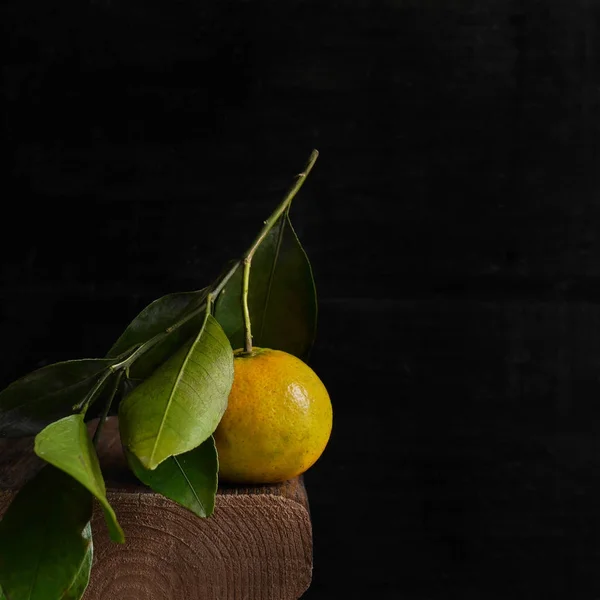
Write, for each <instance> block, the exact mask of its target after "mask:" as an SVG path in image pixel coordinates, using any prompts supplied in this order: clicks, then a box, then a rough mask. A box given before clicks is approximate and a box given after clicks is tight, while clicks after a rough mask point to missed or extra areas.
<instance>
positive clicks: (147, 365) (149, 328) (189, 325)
mask: <svg viewBox="0 0 600 600" xmlns="http://www.w3.org/2000/svg"><path fill="white" fill-rule="evenodd" d="M207 291H208V290H207V289H203V290H198V291H195V292H181V293H176V294H169V295H168V296H163V297H162V298H159V299H158V300H155V301H154V302H152V303H151V304H149V305H148V306H147V307H146V308H144V310H142V311H141V312H140V314H139V315H138V316H137V317H136V318H135V319H134V320H133V321H132V322H131V323H130V324H129V326H128V327H127V329H126V330H125V331H124V332H123V334H122V335H121V337H120V338H119V339H118V340H117V341H116V342H115V344H114V345H113V347H112V348H111V349H110V350H109V352H108V355H107V356H109V357H116V356H119V355H120V354H122V353H124V352H126V351H128V350H132V349H133V348H135V347H136V346H139V345H140V344H143V343H144V342H147V341H148V340H150V339H152V338H153V337H155V336H156V335H159V334H161V333H163V332H165V331H167V329H168V328H169V327H171V326H172V325H174V324H175V323H177V322H178V321H180V320H181V319H183V318H184V317H186V316H189V315H190V314H191V313H193V312H194V311H197V310H198V308H200V307H201V306H202V304H203V303H204V301H205V299H206V294H207ZM203 321H204V313H203V312H202V311H200V312H199V313H198V314H197V315H196V316H195V317H192V318H191V319H190V320H189V321H187V322H186V323H184V324H183V325H181V326H179V327H177V328H176V329H174V330H173V331H170V332H169V333H168V334H167V335H166V336H165V337H164V338H163V339H162V340H161V341H160V342H159V343H158V344H156V345H155V346H153V347H152V348H151V349H150V350H149V351H148V352H146V353H145V354H143V355H142V356H141V357H140V358H139V359H137V360H136V361H135V363H134V364H133V365H132V366H131V368H130V376H131V377H133V378H134V379H145V378H146V377H148V376H149V375H151V373H152V372H153V371H154V370H155V369H156V368H157V367H158V366H159V365H161V364H162V363H163V362H164V361H165V360H166V359H167V358H169V357H170V356H172V355H173V354H174V353H175V352H176V351H177V350H179V348H181V346H183V344H184V343H185V342H187V341H188V340H189V339H190V338H191V337H192V336H195V335H197V333H198V330H199V329H200V327H201V326H202V323H203Z"/></svg>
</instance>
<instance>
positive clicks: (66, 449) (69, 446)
mask: <svg viewBox="0 0 600 600" xmlns="http://www.w3.org/2000/svg"><path fill="white" fill-rule="evenodd" d="M34 450H35V453H36V454H37V455H38V456H39V457H40V458H43V459H44V460H45V461H46V462H49V463H50V464H52V465H54V466H55V467H58V468H59V469H61V470H62V471H64V472H65V473H68V474H69V475H70V476H71V477H73V478H74V479H76V480H77V481H78V482H79V483H81V484H82V485H83V486H84V487H85V488H87V489H88V490H89V491H90V492H91V493H92V494H93V495H94V496H96V498H97V499H98V501H99V502H100V504H101V505H102V508H103V510H104V517H105V518H106V524H107V526H108V531H109V533H110V537H111V539H112V540H113V541H115V542H120V543H123V542H124V541H125V536H124V534H123V530H122V529H121V526H120V525H119V522H118V521H117V517H116V515H115V512H114V510H113V508H112V506H111V505H110V504H109V502H108V499H107V498H106V487H105V485H104V479H103V477H102V472H101V470H100V463H99V462H98V456H97V455H96V450H95V448H94V445H93V444H92V441H91V439H90V436H89V434H88V430H87V427H86V426H85V423H84V421H83V415H81V414H79V415H71V416H70V417H65V418H64V419H61V420H60V421H56V422H55V423H51V424H50V425H48V427H46V428H45V429H44V430H43V431H41V432H40V433H38V434H37V436H36V438H35V446H34Z"/></svg>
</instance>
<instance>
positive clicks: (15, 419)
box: [0, 358, 116, 437]
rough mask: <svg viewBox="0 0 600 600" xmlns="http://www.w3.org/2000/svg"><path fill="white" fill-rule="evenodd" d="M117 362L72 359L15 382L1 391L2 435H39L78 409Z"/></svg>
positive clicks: (0, 424) (99, 359)
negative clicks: (78, 405)
mask: <svg viewBox="0 0 600 600" xmlns="http://www.w3.org/2000/svg"><path fill="white" fill-rule="evenodd" d="M115 362H116V360H114V359H103V358H86V359H82V360H69V361H65V362H60V363H55V364H53V365H48V366H46V367H43V368H41V369H38V370H37V371H33V372H32V373H29V374H28V375H25V377H22V378H21V379H18V380H17V381H15V382H14V383H11V384H10V385H9V386H8V387H7V388H5V389H4V390H3V391H2V392H0V437H17V436H28V435H35V434H36V433H38V432H39V431H41V430H42V429H43V428H44V427H45V426H46V425H48V424H49V423H52V422H53V421H56V420H57V419H60V418H62V417H65V416H67V415H70V414H73V413H74V412H78V411H77V409H75V408H74V406H75V405H76V404H77V403H78V402H81V401H82V400H83V399H84V398H85V396H86V394H87V393H88V392H89V391H90V390H91V389H92V388H93V387H94V386H95V385H96V383H97V382H98V381H99V379H100V378H101V377H102V376H103V375H104V374H105V371H106V369H107V368H108V367H110V366H111V365H113V364H115Z"/></svg>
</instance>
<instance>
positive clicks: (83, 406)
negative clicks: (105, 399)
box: [73, 367, 113, 414]
mask: <svg viewBox="0 0 600 600" xmlns="http://www.w3.org/2000/svg"><path fill="white" fill-rule="evenodd" d="M111 369H112V367H108V369H106V371H104V373H102V375H101V376H100V377H99V379H98V381H97V382H96V385H94V387H93V388H92V389H91V390H90V391H89V392H88V393H87V394H86V396H85V398H84V399H83V400H82V401H81V402H78V403H77V404H75V406H73V410H75V411H77V412H82V413H84V414H85V413H86V412H87V409H88V408H89V406H90V404H91V403H92V401H93V400H94V399H95V398H96V396H97V395H98V392H99V391H100V389H101V388H102V386H103V385H104V382H105V381H106V380H107V379H108V378H109V377H110V375H111V373H113V371H112V370H111Z"/></svg>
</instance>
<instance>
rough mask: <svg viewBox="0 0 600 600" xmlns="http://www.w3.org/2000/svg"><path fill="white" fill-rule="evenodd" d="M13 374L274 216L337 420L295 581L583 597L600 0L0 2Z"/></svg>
mask: <svg viewBox="0 0 600 600" xmlns="http://www.w3.org/2000/svg"><path fill="white" fill-rule="evenodd" d="M1 10H2V12H1V23H2V28H3V30H4V31H3V32H2V36H1V41H0V44H1V46H2V47H1V50H2V67H3V71H2V73H3V86H2V90H3V91H2V103H3V105H2V115H3V120H2V127H3V131H2V146H3V150H5V156H4V160H3V166H4V168H3V169H2V172H3V178H2V180H3V191H2V198H3V215H2V227H1V231H2V236H1V239H0V244H1V253H2V254H1V256H2V265H1V268H2V275H1V277H2V279H1V281H2V290H1V291H2V297H1V303H0V310H1V315H0V317H1V322H0V337H1V340H2V361H0V379H1V380H2V381H1V383H2V385H5V384H7V383H9V382H10V381H12V380H13V379H14V378H16V377H18V376H20V375H23V374H25V373H26V372H28V371H29V370H32V369H33V368H36V367H38V366H42V365H44V364H48V363H50V362H55V361H57V360H62V359H69V358H81V357H90V356H102V355H103V354H104V353H105V352H106V351H107V350H108V348H109V347H110V346H111V344H112V342H113V341H114V339H116V337H117V336H118V335H119V333H120V332H121V330H122V329H123V328H124V327H125V326H126V324H127V323H128V322H129V320H130V319H131V318H133V316H135V314H136V313H137V312H138V311H139V310H140V309H141V308H142V307H143V306H145V305H146V304H147V303H148V302H150V301H151V300H154V299H155V298H157V297H159V296H161V295H163V294H165V293H169V292H174V291H182V290H190V289H197V288H198V287H202V286H204V285H205V284H207V283H208V282H210V281H211V280H212V278H213V277H214V276H215V275H216V274H218V273H219V272H220V270H221V267H222V265H223V264H224V263H225V262H226V261H227V260H229V259H231V258H233V257H237V256H238V255H239V254H240V252H241V251H242V250H243V249H244V248H245V247H246V246H247V245H248V242H249V241H250V240H251V239H252V238H253V237H254V235H255V233H256V231H257V230H258V228H259V227H260V225H261V222H262V220H263V219H264V218H266V216H267V215H268V214H269V213H270V212H271V210H272V208H273V207H274V206H275V204H276V203H277V202H278V200H279V199H280V198H281V196H282V194H283V192H284V191H285V189H286V188H287V186H288V185H289V183H290V182H291V180H292V177H293V175H294V174H295V173H297V172H298V171H299V170H300V169H301V168H302V166H303V164H304V162H305V160H306V158H307V157H308V154H309V153H310V151H311V149H312V148H317V149H318V150H319V151H320V153H321V156H320V158H319V161H318V162H317V165H316V167H315V170H314V171H313V174H312V175H311V176H310V178H309V180H308V181H307V183H306V185H305V186H304V188H303V189H302V192H301V194H300V196H299V197H298V198H297V200H296V202H295V204H294V209H293V219H294V222H295V225H296V228H297V231H298V233H299V235H300V237H301V239H302V241H303V244H304V246H305V249H306V251H307V253H308V255H309V256H310V258H311V260H312V264H313V268H314V271H315V277H316V281H317V286H318V292H319V300H320V321H319V332H318V339H317V342H316V346H315V348H314V352H313V355H312V359H311V364H312V366H313V368H314V369H315V370H316V371H317V372H318V373H319V375H320V376H321V378H322V379H323V381H324V382H325V384H326V385H327V387H328V388H329V390H330V393H331V396H332V399H333V404H334V410H335V423H334V431H333V435H332V438H331V442H330V444H329V446H328V448H327V451H326V453H325V454H324V455H323V457H322V458H321V460H320V461H319V462H318V464H317V465H315V467H313V469H311V470H310V471H309V472H308V473H307V475H306V482H307V487H308V491H309V497H310V502H311V509H312V517H313V525H314V542H315V570H314V580H313V585H312V587H311V589H310V591H309V592H308V593H307V595H306V598H310V599H324V598H402V599H407V600H438V599H440V600H441V599H447V598H457V599H458V598H460V599H461V600H469V599H473V600H477V599H482V600H494V599H508V598H524V599H525V598H527V599H532V598H540V599H542V598H543V599H548V598H561V599H562V598H569V599H574V600H579V599H582V600H583V599H589V600H593V599H596V598H598V597H599V596H600V530H599V527H600V487H599V481H600V479H599V477H600V441H599V438H598V435H597V434H598V431H599V429H600V408H599V406H600V306H599V302H600V280H599V277H600V235H599V234H598V231H599V229H600V220H599V218H600V202H599V200H600V198H599V192H600V186H599V181H598V166H599V164H598V151H597V148H598V142H599V141H600V112H599V111H600V70H599V67H600V64H599V62H600V60H599V58H600V38H599V34H600V6H599V4H598V3H597V2H594V1H593V0H562V1H560V0H554V1H549V0H548V1H546V2H544V1H534V0H520V1H517V0H514V1H505V0H460V1H459V0H452V1H450V0H446V1H442V0H438V1H427V2H425V1H423V0H381V1H372V2H368V1H367V0H347V1H346V2H337V1H333V0H320V1H318V2H317V1H303V0H286V1H285V2H266V1H259V0H247V1H241V0H236V1H228V2H225V1H219V2H216V1H212V0H211V1H205V2H190V1H188V0H184V1H180V2H165V1H161V2H157V1H154V2H140V1H139V0H122V1H121V2H114V1H112V0H97V1H95V2H94V1H93V2H88V3H81V2H79V3H75V2H63V3H53V2H45V3H42V2H32V1H31V0H24V1H23V0H19V1H17V0H10V1H8V2H6V3H5V5H4V6H3V8H2V9H1Z"/></svg>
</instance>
